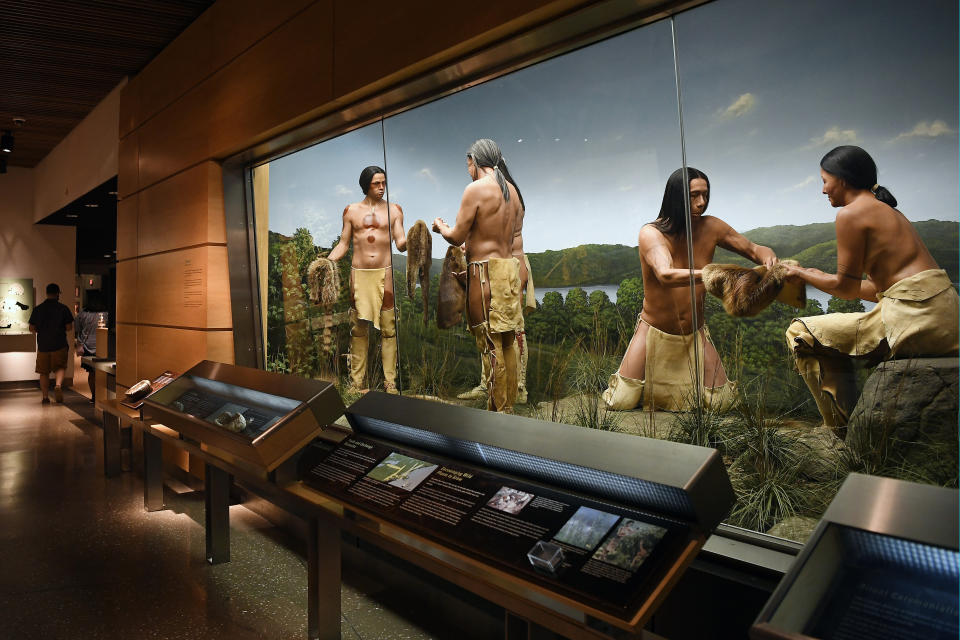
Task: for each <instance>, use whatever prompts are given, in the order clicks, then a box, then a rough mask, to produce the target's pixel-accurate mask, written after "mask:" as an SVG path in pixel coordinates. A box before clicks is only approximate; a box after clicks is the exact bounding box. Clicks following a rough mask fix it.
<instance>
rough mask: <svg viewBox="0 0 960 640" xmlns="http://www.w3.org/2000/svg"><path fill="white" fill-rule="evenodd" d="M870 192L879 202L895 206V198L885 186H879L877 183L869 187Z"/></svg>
mask: <svg viewBox="0 0 960 640" xmlns="http://www.w3.org/2000/svg"><path fill="white" fill-rule="evenodd" d="M870 193H872V194H873V195H874V197H876V199H877V200H879V201H880V202H882V203H884V204H886V205H889V206H891V207H896V206H897V199H896V198H894V197H893V194H892V193H890V191H888V190H887V188H886V187H881V186H880V185H878V184H875V185H873V188H872V189H870Z"/></svg>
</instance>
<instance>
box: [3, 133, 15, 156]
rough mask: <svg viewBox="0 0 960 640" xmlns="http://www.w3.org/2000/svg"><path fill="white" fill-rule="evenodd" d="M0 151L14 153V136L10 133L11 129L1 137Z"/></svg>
mask: <svg viewBox="0 0 960 640" xmlns="http://www.w3.org/2000/svg"><path fill="white" fill-rule="evenodd" d="M0 151H3V152H4V153H12V152H13V134H12V133H10V130H9V129H4V130H3V135H0Z"/></svg>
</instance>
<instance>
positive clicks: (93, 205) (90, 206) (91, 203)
mask: <svg viewBox="0 0 960 640" xmlns="http://www.w3.org/2000/svg"><path fill="white" fill-rule="evenodd" d="M83 206H85V207H86V208H88V209H96V208H97V207H99V206H100V205H98V204H97V203H96V202H90V203H87V204H85V205H83Z"/></svg>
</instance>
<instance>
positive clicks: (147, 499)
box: [143, 430, 164, 511]
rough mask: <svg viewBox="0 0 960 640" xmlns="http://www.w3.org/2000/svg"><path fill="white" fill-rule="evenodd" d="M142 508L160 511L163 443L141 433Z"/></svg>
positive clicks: (148, 434) (161, 504) (149, 434)
mask: <svg viewBox="0 0 960 640" xmlns="http://www.w3.org/2000/svg"><path fill="white" fill-rule="evenodd" d="M143 508H144V509H146V510H147V511H160V510H161V509H163V508H164V504H163V443H162V442H161V441H160V438H158V437H157V436H155V435H153V434H152V433H150V432H148V431H146V430H144V432H143Z"/></svg>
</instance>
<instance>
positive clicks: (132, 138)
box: [117, 108, 140, 198]
mask: <svg viewBox="0 0 960 640" xmlns="http://www.w3.org/2000/svg"><path fill="white" fill-rule="evenodd" d="M120 113H121V115H120V118H121V120H122V119H123V111H122V108H121V112H120ZM117 164H118V165H119V167H118V169H117V195H118V196H119V197H120V198H126V197H128V196H130V195H132V194H134V193H136V191H137V190H138V189H139V188H140V136H139V134H138V133H137V132H136V131H134V132H133V133H131V134H130V135H128V136H127V137H125V138H121V139H120V152H119V154H118V156H117Z"/></svg>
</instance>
